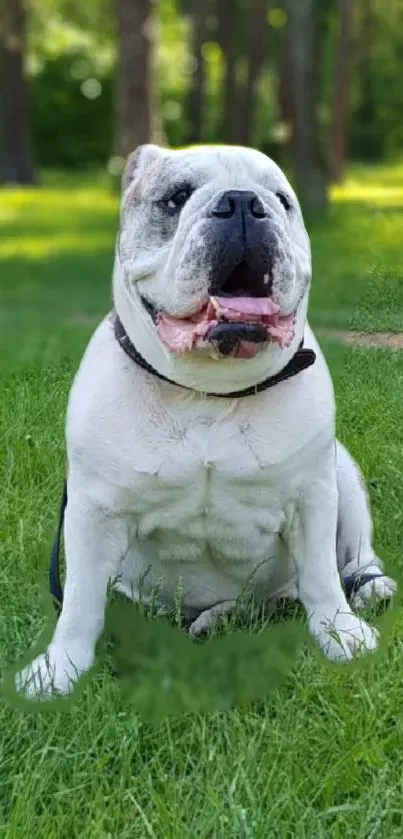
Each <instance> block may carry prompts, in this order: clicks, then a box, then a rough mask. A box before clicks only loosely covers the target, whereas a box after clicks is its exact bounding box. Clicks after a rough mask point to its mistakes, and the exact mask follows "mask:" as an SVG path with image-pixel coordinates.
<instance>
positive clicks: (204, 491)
mask: <svg viewBox="0 0 403 839" xmlns="http://www.w3.org/2000/svg"><path fill="white" fill-rule="evenodd" d="M275 448H276V447H275V443H274V441H273V436H272V435H271V434H270V433H267V431H266V432H265V429H264V426H262V424H261V423H254V422H253V421H251V420H250V419H247V418H245V417H244V416H242V415H241V416H238V417H237V416H235V417H229V418H228V420H227V421H225V420H224V421H222V420H221V421H219V422H217V421H214V417H212V416H209V415H208V412H207V415H206V416H205V417H201V418H200V417H199V418H197V421H196V420H195V418H194V417H192V416H191V415H190V416H186V415H185V417H183V416H182V417H180V420H178V418H177V417H176V418H175V420H174V421H171V422H167V421H165V422H161V423H160V424H159V425H157V424H149V425H148V426H147V424H144V427H143V434H142V435H141V438H140V437H139V436H138V435H135V436H134V437H133V441H132V442H130V440H129V439H127V441H126V445H125V449H126V451H125V467H124V468H122V463H121V464H120V465H119V474H120V477H122V474H123V473H124V481H123V486H122V484H121V485H120V487H119V489H118V490H117V494H116V496H115V507H117V508H118V510H120V511H122V512H125V513H126V514H131V518H132V521H133V522H134V524H135V528H136V534H137V536H138V537H139V539H140V540H142V541H143V540H146V539H147V540H148V541H150V540H151V541H152V542H153V543H154V545H155V546H157V547H158V551H159V553H160V554H161V555H163V556H165V555H166V558H167V559H168V558H169V554H170V552H171V551H172V549H173V546H175V547H174V553H175V556H176V557H177V558H179V556H180V555H181V554H182V553H183V557H184V558H185V557H189V552H190V553H195V554H196V553H198V552H199V551H202V550H206V548H207V549H208V550H210V551H211V552H212V554H213V555H214V557H216V558H217V559H219V558H220V557H222V558H224V559H225V558H226V557H229V556H231V557H232V558H234V557H238V558H239V559H241V558H244V557H245V558H246V557H250V556H251V553H252V554H253V555H254V556H256V558H258V559H259V558H261V557H262V558H263V557H264V555H266V556H267V550H268V545H269V540H270V538H273V537H274V538H275V539H277V538H278V534H279V533H280V532H281V531H282V530H283V527H284V524H285V520H286V516H287V505H288V507H289V506H290V502H291V504H292V481H291V480H290V475H289V474H288V473H287V472H288V467H287V464H284V463H281V465H279V464H278V463H277V464H276V462H275V461H276V456H277V457H278V454H279V453H278V451H276V450H275Z"/></svg>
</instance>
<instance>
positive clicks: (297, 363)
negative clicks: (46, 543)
mask: <svg viewBox="0 0 403 839" xmlns="http://www.w3.org/2000/svg"><path fill="white" fill-rule="evenodd" d="M114 330H115V337H116V340H117V341H118V343H119V345H120V347H121V348H122V350H123V351H124V352H125V353H126V355H127V356H128V357H129V358H130V359H131V360H132V361H134V362H135V364H137V365H138V366H139V367H141V368H142V369H143V370H145V371H146V372H147V373H151V374H152V375H154V376H156V377H157V378H158V379H162V380H163V381H165V382H169V383H170V384H173V385H175V386H176V387H185V389H186V390H190V388H186V386H185V385H178V383H177V382H173V381H171V379H168V378H167V377H166V376H163V375H162V374H161V373H159V372H158V370H155V369H154V368H153V367H152V366H151V365H150V364H148V362H147V361H146V360H145V359H144V358H143V356H142V355H140V353H139V351H138V350H137V349H136V347H135V346H134V344H133V343H132V341H131V340H130V338H129V336H128V335H127V333H126V331H125V328H124V326H123V324H122V322H121V320H120V318H119V317H118V315H117V314H115V318H114ZM303 344H304V342H303V340H302V341H301V343H300V345H299V348H298V350H297V352H296V353H295V355H294V356H293V357H292V359H291V360H290V361H289V362H288V364H287V365H286V366H285V367H284V369H283V370H280V372H279V373H277V374H276V375H275V376H269V377H268V378H267V379H264V381H263V382H259V384H257V385H256V386H253V387H249V388H246V389H245V390H240V391H235V392H234V393H208V394H206V396H210V397H221V398H227V399H239V398H242V397H245V396H253V395H254V394H255V393H261V392H262V391H265V390H268V389H269V388H271V387H274V385H276V384H279V383H280V382H284V381H286V380H287V379H290V378H291V377H292V376H296V375H297V374H298V373H300V372H302V370H306V369H307V368H308V367H310V366H311V365H312V364H313V363H314V362H315V360H316V355H315V352H314V350H311V349H308V348H304V346H303ZM66 507H67V481H66V480H65V482H64V486H63V494H62V500H61V504H60V510H59V520H58V525H57V530H56V534H55V538H54V542H53V545H52V551H51V554H50V564H49V589H50V593H51V595H52V598H53V603H54V606H55V609H56V611H57V613H58V614H59V613H60V611H61V608H62V605H63V588H62V585H61V582H60V543H61V536H62V530H63V524H64V516H65V512H66ZM382 576H383V574H360V575H358V576H356V575H354V574H351V575H349V576H348V577H346V578H345V579H344V580H342V583H343V585H344V589H345V592H346V597H347V598H350V597H352V595H353V594H355V593H356V592H357V591H358V589H359V588H361V586H363V585H365V583H369V582H372V581H373V580H375V579H377V577H382Z"/></svg>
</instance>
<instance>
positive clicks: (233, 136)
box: [218, 0, 239, 143]
mask: <svg viewBox="0 0 403 839" xmlns="http://www.w3.org/2000/svg"><path fill="white" fill-rule="evenodd" d="M218 18H219V32H218V40H219V43H220V46H221V49H222V50H223V53H224V58H225V75H224V86H223V102H222V111H223V119H222V130H221V135H222V139H223V142H224V143H237V142H238V141H239V137H238V124H239V123H238V113H237V111H238V107H237V106H238V104H239V90H238V83H237V58H238V51H237V25H236V24H237V9H236V2H235V0H218Z"/></svg>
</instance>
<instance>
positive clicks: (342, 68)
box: [331, 0, 352, 181]
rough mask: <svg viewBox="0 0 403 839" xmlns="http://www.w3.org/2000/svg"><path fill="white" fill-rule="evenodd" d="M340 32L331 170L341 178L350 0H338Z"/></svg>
mask: <svg viewBox="0 0 403 839" xmlns="http://www.w3.org/2000/svg"><path fill="white" fill-rule="evenodd" d="M338 8H339V34H338V38H337V43H336V67H335V86H334V105H333V130H332V142H331V174H332V178H333V180H335V181H341V180H342V178H343V175H344V172H345V168H346V161H347V151H348V110H349V91H350V65H351V15H352V7H351V0H338Z"/></svg>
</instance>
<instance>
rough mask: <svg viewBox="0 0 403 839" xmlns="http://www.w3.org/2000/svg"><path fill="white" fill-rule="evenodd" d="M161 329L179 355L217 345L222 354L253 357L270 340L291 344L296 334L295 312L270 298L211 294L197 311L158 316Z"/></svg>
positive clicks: (159, 330) (160, 332) (283, 345)
mask: <svg viewBox="0 0 403 839" xmlns="http://www.w3.org/2000/svg"><path fill="white" fill-rule="evenodd" d="M156 323H157V332H158V335H159V337H160V339H161V341H162V342H163V343H164V344H165V346H166V347H167V348H168V349H169V350H170V351H171V352H173V353H175V354H176V355H182V354H183V353H185V352H190V351H191V350H194V349H199V348H201V347H205V346H206V342H209V343H211V344H213V345H214V344H215V345H216V347H217V350H218V352H219V353H220V354H221V355H225V356H230V355H231V356H233V357H234V358H252V357H253V356H255V355H256V353H257V351H258V348H259V345H261V344H262V343H267V342H269V341H271V342H273V343H276V344H278V346H280V347H281V348H284V347H288V346H289V345H290V343H291V341H292V339H293V337H294V325H295V315H294V314H291V315H281V314H280V308H279V306H278V305H277V304H276V303H274V301H273V300H272V299H271V298H270V297H246V296H245V297H210V299H209V301H208V303H207V304H206V305H205V306H204V307H203V309H201V311H199V312H198V313H197V314H195V315H192V316H190V317H188V318H175V317H172V316H171V315H168V314H166V313H165V312H158V313H157V316H156Z"/></svg>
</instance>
